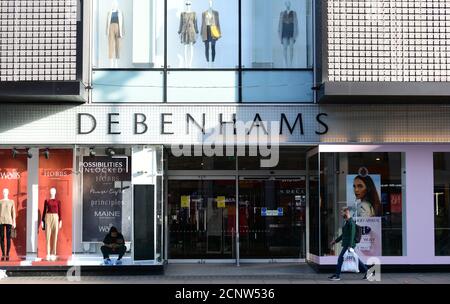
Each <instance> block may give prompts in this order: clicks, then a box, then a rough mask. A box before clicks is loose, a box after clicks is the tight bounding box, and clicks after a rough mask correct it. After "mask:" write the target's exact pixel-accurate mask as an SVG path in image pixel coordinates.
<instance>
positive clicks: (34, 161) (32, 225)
mask: <svg viewBox="0 0 450 304" xmlns="http://www.w3.org/2000/svg"><path fill="white" fill-rule="evenodd" d="M30 152H31V153H32V154H33V157H32V158H29V159H28V196H27V202H28V203H27V254H34V253H35V254H37V244H38V241H37V240H38V238H37V237H38V229H39V223H38V213H39V149H36V148H34V149H30Z"/></svg>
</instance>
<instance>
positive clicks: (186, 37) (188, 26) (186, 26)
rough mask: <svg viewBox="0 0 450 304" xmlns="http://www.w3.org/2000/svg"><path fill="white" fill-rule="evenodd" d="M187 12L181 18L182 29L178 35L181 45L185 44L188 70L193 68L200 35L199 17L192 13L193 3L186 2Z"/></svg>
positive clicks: (185, 60)
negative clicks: (195, 46) (196, 43)
mask: <svg viewBox="0 0 450 304" xmlns="http://www.w3.org/2000/svg"><path fill="white" fill-rule="evenodd" d="M185 6H186V8H185V11H184V12H183V13H181V16H180V28H179V30H178V34H179V35H180V38H181V43H182V44H184V65H185V67H186V68H190V67H192V61H193V58H194V43H195V42H196V40H197V38H196V36H197V34H198V26H197V16H196V14H195V12H192V11H191V6H192V2H191V1H186V2H185Z"/></svg>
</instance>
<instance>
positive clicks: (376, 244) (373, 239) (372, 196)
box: [347, 174, 382, 257]
mask: <svg viewBox="0 0 450 304" xmlns="http://www.w3.org/2000/svg"><path fill="white" fill-rule="evenodd" d="M380 198H381V176H380V175H378V174H371V175H369V174H366V175H356V174H349V175H347V206H348V207H350V209H351V210H352V216H353V218H354V219H355V221H356V224H357V225H358V226H360V227H362V235H361V241H360V243H358V244H357V246H356V249H357V251H358V254H360V255H361V256H365V257H371V256H381V254H382V252H381V248H382V247H381V241H382V235H381V217H380V215H381V214H378V212H379V209H380V208H379V206H380V205H381V201H380Z"/></svg>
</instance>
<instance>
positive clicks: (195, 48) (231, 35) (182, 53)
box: [167, 0, 239, 68]
mask: <svg viewBox="0 0 450 304" xmlns="http://www.w3.org/2000/svg"><path fill="white" fill-rule="evenodd" d="M238 16H239V7H238V1H237V0H227V1H224V0H197V1H189V0H187V1H186V0H171V1H167V60H168V62H167V65H168V67H169V68H236V66H238V49H239V33H238V32H239V28H238V23H239V21H238Z"/></svg>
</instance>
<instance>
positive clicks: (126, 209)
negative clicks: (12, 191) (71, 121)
mask: <svg viewBox="0 0 450 304" xmlns="http://www.w3.org/2000/svg"><path fill="white" fill-rule="evenodd" d="M76 159H77V161H76V163H77V172H78V175H77V180H76V184H77V187H78V188H77V189H78V191H77V193H76V194H75V195H76V199H75V202H76V206H74V212H75V214H74V220H75V221H76V222H77V223H79V227H78V228H77V229H76V230H75V234H74V254H75V255H76V258H77V259H79V258H81V259H82V258H83V257H92V258H95V260H96V261H97V262H98V263H101V261H102V259H101V257H102V253H103V252H102V247H103V242H104V240H105V237H106V236H107V235H108V234H109V232H110V230H111V228H112V227H115V228H116V229H117V231H118V233H120V234H121V235H122V236H123V239H124V242H125V243H124V244H125V247H126V248H125V252H124V253H123V254H124V256H125V258H127V259H129V258H130V256H131V249H132V230H133V227H132V224H133V205H132V185H131V148H123V147H97V148H88V147H86V148H77V158H76ZM114 258H115V259H117V256H114ZM97 262H96V263H97Z"/></svg>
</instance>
